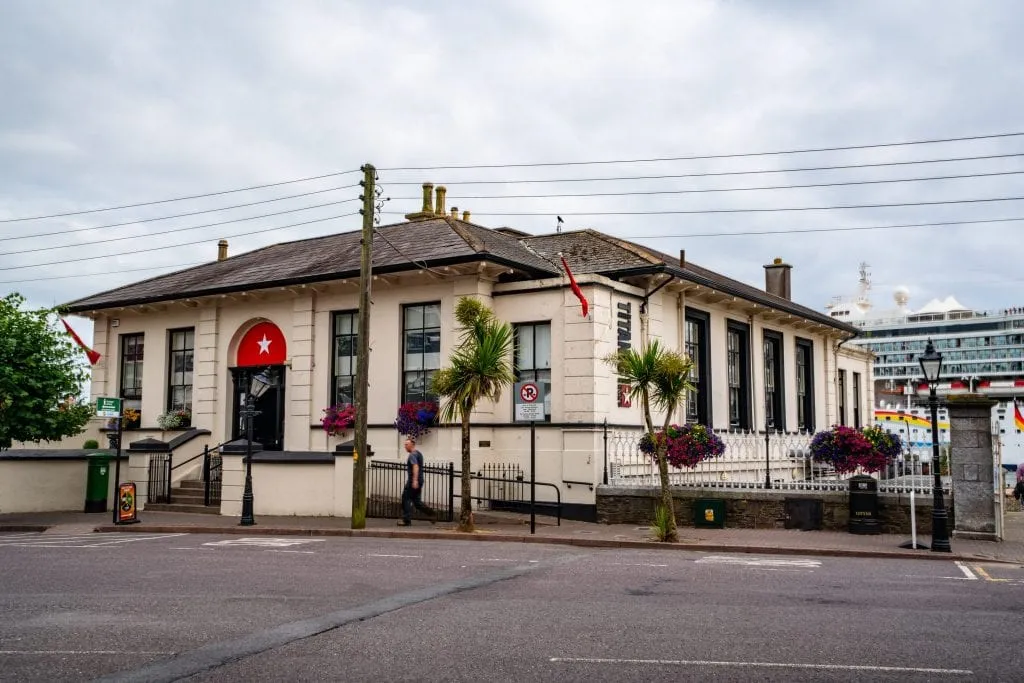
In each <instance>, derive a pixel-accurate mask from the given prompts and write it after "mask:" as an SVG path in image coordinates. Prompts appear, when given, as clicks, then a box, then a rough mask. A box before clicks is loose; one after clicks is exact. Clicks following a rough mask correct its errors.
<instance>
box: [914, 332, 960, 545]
mask: <svg viewBox="0 0 1024 683" xmlns="http://www.w3.org/2000/svg"><path fill="white" fill-rule="evenodd" d="M918 361H919V362H920V363H921V372H923V373H924V379H925V381H926V382H928V406H929V407H930V408H931V414H932V415H931V417H932V472H933V474H934V475H935V483H934V484H933V487H932V494H933V495H932V550H933V551H935V552H940V553H948V552H951V550H952V549H951V548H950V546H949V528H948V525H947V522H948V519H949V518H948V516H947V514H946V505H945V503H944V502H943V500H942V468H941V467H940V466H939V397H938V395H937V394H936V391H935V388H936V385H937V384H938V382H939V375H940V374H941V373H942V354H941V353H939V352H938V351H936V350H935V346H934V345H933V344H932V340H931V339H929V340H928V344H927V345H926V346H925V349H924V353H923V354H922V355H921V357H920V358H918Z"/></svg>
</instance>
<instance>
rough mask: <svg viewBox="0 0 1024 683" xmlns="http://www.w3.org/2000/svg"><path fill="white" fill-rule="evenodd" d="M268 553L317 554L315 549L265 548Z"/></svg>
mask: <svg viewBox="0 0 1024 683" xmlns="http://www.w3.org/2000/svg"><path fill="white" fill-rule="evenodd" d="M263 552H266V553H297V554H299V555H316V551H314V550H264V551H263Z"/></svg>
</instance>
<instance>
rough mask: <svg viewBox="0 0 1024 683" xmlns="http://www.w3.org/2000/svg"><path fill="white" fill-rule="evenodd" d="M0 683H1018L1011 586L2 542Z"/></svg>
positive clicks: (666, 556) (232, 542)
mask: <svg viewBox="0 0 1024 683" xmlns="http://www.w3.org/2000/svg"><path fill="white" fill-rule="evenodd" d="M0 576H2V580H0V681H43V680H45V681H83V680H95V679H101V680H126V681H127V680H133V681H134V680H137V681H171V680H188V681H242V680H244V681H314V680H315V681H328V680H330V681H378V682H379V681H382V680H384V681H406V680H409V681H414V680H473V681H480V680H515V681H534V680H537V681H547V680H552V681H620V680H644V681H678V680H709V679H710V680H772V681H776V680H777V681H799V680H848V681H854V680H856V681H863V680H921V681H925V680H929V681H934V680H957V679H960V680H967V679H971V680H1007V681H1009V680H1021V679H1022V678H1024V647H1022V645H1021V643H1022V642H1024V626H1022V619H1021V615H1022V614H1024V569H1022V568H1020V567H1013V566H1006V565H984V564H967V565H958V564H956V563H954V562H951V561H910V560H901V561H895V560H867V559H849V558H829V557H794V556H775V557H773V556H768V555H744V554H734V555H722V554H710V553H694V552H680V551H660V550H653V551H652V550H644V551H626V550H597V549H582V548H581V549H575V548H570V547H561V546H545V545H524V544H508V543H505V544H501V543H466V542H446V541H412V540H408V541H407V540H389V539H345V538H324V539H313V538H303V537H295V536H292V537H287V538H281V539H268V538H260V537H253V538H252V539H246V538H244V537H239V536H200V535H143V534H92V535H81V536H78V535H71V536H60V535H53V534H49V533H47V534H0Z"/></svg>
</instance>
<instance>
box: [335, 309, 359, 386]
mask: <svg viewBox="0 0 1024 683" xmlns="http://www.w3.org/2000/svg"><path fill="white" fill-rule="evenodd" d="M331 329H332V331H333V335H334V341H333V343H332V348H333V349H334V352H333V354H332V355H331V377H332V382H331V405H338V406H340V405H350V404H351V405H355V402H356V355H357V348H358V342H359V312H358V311H340V312H337V313H335V314H334V316H333V324H332V325H331Z"/></svg>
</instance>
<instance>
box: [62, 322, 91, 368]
mask: <svg viewBox="0 0 1024 683" xmlns="http://www.w3.org/2000/svg"><path fill="white" fill-rule="evenodd" d="M60 321H61V322H62V323H64V329H66V330H67V331H68V334H70V335H71V338H72V339H74V340H75V343H76V344H78V345H79V346H81V347H82V349H83V350H84V351H85V355H87V356H89V364H90V365H96V363H98V362H99V361H100V354H98V353H97V352H95V351H93V350H92V349H90V348H89V347H88V346H86V345H85V342H84V341H82V338H81V337H79V336H78V335H77V334H76V333H75V331H74V330H73V329H71V325H68V321H67V320H65V319H64V318H61V319H60Z"/></svg>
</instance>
